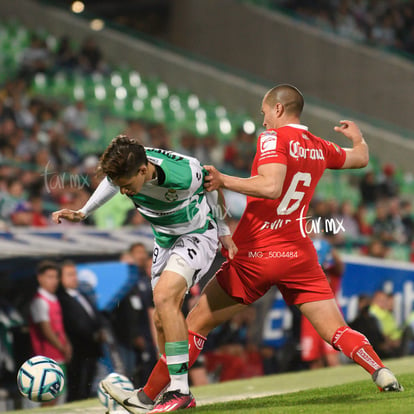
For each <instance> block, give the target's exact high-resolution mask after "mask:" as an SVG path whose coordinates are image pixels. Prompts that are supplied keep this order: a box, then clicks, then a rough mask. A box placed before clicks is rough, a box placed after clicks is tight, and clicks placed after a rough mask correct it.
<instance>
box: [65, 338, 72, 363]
mask: <svg viewBox="0 0 414 414" xmlns="http://www.w3.org/2000/svg"><path fill="white" fill-rule="evenodd" d="M63 356H64V358H65V362H66V363H67V362H70V360H71V359H72V345H71V344H70V342H66V344H65V345H64V346H63Z"/></svg>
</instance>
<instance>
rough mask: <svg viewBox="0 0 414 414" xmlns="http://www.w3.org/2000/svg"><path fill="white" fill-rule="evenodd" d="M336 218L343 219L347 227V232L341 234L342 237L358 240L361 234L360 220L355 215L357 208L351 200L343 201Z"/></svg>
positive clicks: (345, 227) (344, 225)
mask: <svg viewBox="0 0 414 414" xmlns="http://www.w3.org/2000/svg"><path fill="white" fill-rule="evenodd" d="M336 218H337V219H338V220H341V221H342V224H343V227H344V229H345V232H344V233H342V234H341V236H342V237H345V238H349V239H354V240H356V239H357V238H358V237H359V236H360V230H359V225H358V221H357V219H356V217H355V209H354V206H353V204H352V203H351V202H350V201H349V200H346V201H344V202H343V203H342V205H341V207H340V212H339V215H338V216H337V217H336ZM339 235H340V234H338V236H339Z"/></svg>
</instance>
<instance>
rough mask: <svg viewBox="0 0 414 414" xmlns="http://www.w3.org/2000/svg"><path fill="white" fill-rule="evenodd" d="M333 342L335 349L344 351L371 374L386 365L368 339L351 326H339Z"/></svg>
mask: <svg viewBox="0 0 414 414" xmlns="http://www.w3.org/2000/svg"><path fill="white" fill-rule="evenodd" d="M331 344H332V346H333V347H334V348H335V349H338V350H339V351H342V352H343V353H344V354H345V355H346V356H347V357H348V358H351V359H353V360H354V361H355V362H356V363H357V364H358V365H360V366H361V367H362V368H364V369H365V370H366V371H368V372H369V373H370V374H371V375H372V374H373V373H374V372H375V371H376V370H377V369H379V368H383V367H384V364H383V363H382V361H381V359H380V357H379V356H378V355H377V353H376V352H375V351H374V348H373V347H372V345H371V344H370V343H369V341H368V339H367V338H366V337H365V336H364V335H362V334H361V333H360V332H357V331H354V330H353V329H351V328H350V327H349V326H342V327H341V328H339V329H338V330H337V331H336V332H335V335H334V336H333V338H332V341H331Z"/></svg>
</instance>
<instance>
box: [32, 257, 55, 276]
mask: <svg viewBox="0 0 414 414" xmlns="http://www.w3.org/2000/svg"><path fill="white" fill-rule="evenodd" d="M50 269H52V270H56V271H57V272H58V273H59V274H60V267H59V265H58V264H57V263H56V262H52V261H51V260H43V261H42V262H40V263H39V264H38V265H37V267H36V274H37V275H38V276H39V275H43V273H45V272H47V271H48V270H50Z"/></svg>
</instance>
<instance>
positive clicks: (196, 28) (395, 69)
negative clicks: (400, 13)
mask: <svg viewBox="0 0 414 414" xmlns="http://www.w3.org/2000/svg"><path fill="white" fill-rule="evenodd" d="M171 3H172V4H173V7H172V10H173V13H172V22H171V33H170V40H171V41H172V42H173V43H174V44H176V45H178V46H181V47H184V48H185V49H187V50H189V51H191V52H194V53H199V54H201V55H204V56H206V57H208V58H210V59H214V60H218V61H219V62H222V63H225V64H227V65H231V66H234V67H237V68H240V69H243V70H246V71H249V72H251V73H253V74H256V75H258V76H260V77H264V78H266V79H268V80H270V81H272V82H275V83H280V82H291V83H294V84H295V85H297V86H298V87H299V88H301V89H302V90H303V91H304V92H305V93H307V94H310V95H313V96H315V97H318V98H320V99H323V100H324V101H329V102H332V103H334V104H338V105H341V106H343V107H349V108H352V109H353V110H355V111H358V112H362V113H364V114H367V115H370V116H374V117H376V118H380V119H383V120H386V121H389V122H392V123H394V124H395V125H397V126H401V127H406V128H410V129H414V117H413V116H412V99H413V95H414V65H413V64H411V63H409V62H408V61H405V60H403V59H400V58H396V57H393V56H392V55H390V54H386V53H383V52H380V51H377V50H374V49H371V48H367V47H362V46H361V47H360V46H356V45H355V44H354V43H353V42H350V41H347V40H344V39H338V38H335V37H334V36H333V35H329V34H326V33H321V32H319V31H317V30H314V29H313V28H310V27H304V25H301V26H299V25H298V24H297V22H295V21H292V20H291V19H289V18H287V17H285V16H282V15H279V14H276V13H272V12H269V11H267V10H266V9H260V8H256V7H253V6H249V5H247V4H243V3H242V2H241V1H240V0H209V1H199V0H180V1H174V2H171Z"/></svg>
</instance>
